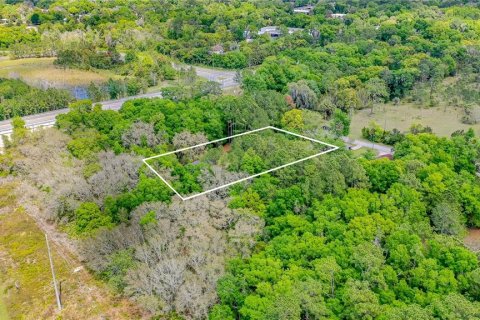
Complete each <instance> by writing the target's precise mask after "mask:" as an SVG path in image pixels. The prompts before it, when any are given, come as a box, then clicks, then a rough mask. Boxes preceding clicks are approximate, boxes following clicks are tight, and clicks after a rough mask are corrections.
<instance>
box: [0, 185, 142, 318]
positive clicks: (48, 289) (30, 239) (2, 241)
mask: <svg viewBox="0 0 480 320" xmlns="http://www.w3.org/2000/svg"><path fill="white" fill-rule="evenodd" d="M14 188H15V186H14V185H12V184H2V185H1V186H0V290H1V291H0V319H2V320H4V319H8V318H7V314H8V316H9V317H10V318H11V319H101V318H108V319H138V318H141V314H140V313H139V312H138V310H137V309H136V308H135V307H134V306H133V305H132V304H131V303H130V302H128V301H127V300H126V299H122V298H116V297H115V296H114V295H113V294H112V293H111V292H110V290H109V289H108V288H106V286H105V285H104V284H103V283H101V282H100V281H99V280H95V279H94V278H93V277H92V276H91V275H90V274H89V273H88V272H87V271H86V270H85V269H84V268H78V267H79V266H81V265H80V263H79V262H77V261H76V260H75V259H74V258H73V257H72V256H70V255H68V253H66V252H64V250H61V248H59V247H57V246H56V245H55V244H54V243H53V242H50V246H51V249H52V256H53V261H54V265H55V271H56V275H57V280H58V281H59V283H61V292H62V294H61V296H62V303H63V308H64V309H63V311H62V312H61V313H57V311H56V304H55V295H54V292H53V287H52V275H51V273H50V266H49V261H48V254H47V248H46V243H45V235H44V233H43V232H42V230H40V229H39V228H38V226H37V225H36V224H35V222H34V221H33V219H32V218H31V217H30V216H29V215H28V214H27V213H26V212H25V209H23V208H22V207H20V206H18V205H17V203H16V201H15V198H14V197H13V196H12V193H13V190H14ZM77 268H78V269H77Z"/></svg>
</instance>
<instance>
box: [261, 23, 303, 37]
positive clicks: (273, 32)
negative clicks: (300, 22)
mask: <svg viewBox="0 0 480 320" xmlns="http://www.w3.org/2000/svg"><path fill="white" fill-rule="evenodd" d="M299 31H303V29H302V28H287V32H288V34H292V33H295V32H299ZM264 34H267V35H269V36H270V37H271V38H278V37H280V36H281V35H282V30H280V27H277V26H269V27H263V28H261V29H260V31H258V35H259V36H261V35H264Z"/></svg>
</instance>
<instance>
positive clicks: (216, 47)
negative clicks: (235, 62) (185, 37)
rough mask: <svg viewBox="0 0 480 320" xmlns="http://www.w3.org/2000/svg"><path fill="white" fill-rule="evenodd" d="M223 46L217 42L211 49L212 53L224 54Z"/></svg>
mask: <svg viewBox="0 0 480 320" xmlns="http://www.w3.org/2000/svg"><path fill="white" fill-rule="evenodd" d="M224 53H225V50H223V46H222V45H221V44H216V45H214V46H213V47H212V48H211V49H210V54H224Z"/></svg>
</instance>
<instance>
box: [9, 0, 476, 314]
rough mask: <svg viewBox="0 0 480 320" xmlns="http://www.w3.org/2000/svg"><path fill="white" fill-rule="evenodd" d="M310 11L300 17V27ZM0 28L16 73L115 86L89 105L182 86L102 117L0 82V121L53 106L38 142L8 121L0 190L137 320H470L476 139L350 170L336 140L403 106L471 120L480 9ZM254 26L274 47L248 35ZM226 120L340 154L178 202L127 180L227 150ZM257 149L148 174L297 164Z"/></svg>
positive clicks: (163, 17)
mask: <svg viewBox="0 0 480 320" xmlns="http://www.w3.org/2000/svg"><path fill="white" fill-rule="evenodd" d="M308 4H312V5H313V6H314V8H313V9H312V12H311V13H310V14H297V13H294V11H293V10H294V8H295V7H296V6H303V5H308ZM0 15H1V18H2V19H4V20H2V21H4V23H3V24H2V25H0V47H1V48H2V49H5V50H7V51H9V53H10V55H11V56H12V57H13V58H22V57H25V56H31V55H33V56H55V57H56V62H55V63H56V65H57V66H58V67H61V68H81V69H89V70H100V69H108V70H112V71H114V72H115V73H116V74H118V75H120V76H121V77H123V78H122V79H123V80H121V81H117V82H115V81H114V80H111V81H110V82H109V84H107V86H106V87H102V86H100V87H95V86H93V87H92V88H91V91H92V93H95V92H97V94H98V95H95V96H94V97H92V100H101V99H103V98H105V97H106V98H118V97H120V96H123V95H126V94H136V93H138V92H141V91H142V90H144V89H145V88H147V87H148V86H155V85H156V84H157V82H158V81H160V80H166V79H170V80H172V79H177V84H176V85H171V86H169V87H167V88H163V89H162V93H163V98H155V99H136V100H130V101H127V102H125V103H124V104H123V106H122V108H121V109H120V110H119V111H118V112H117V111H113V110H102V108H101V107H100V106H99V105H95V103H92V101H91V100H80V101H72V99H71V97H69V96H68V94H66V93H65V92H64V91H61V90H53V91H52V90H51V91H41V90H40V89H34V88H31V87H29V86H27V85H26V84H25V83H23V82H21V81H19V80H0V95H1V100H0V106H1V107H2V109H0V112H3V114H4V116H5V117H12V116H18V115H24V114H27V113H33V112H38V111H45V110H47V109H50V110H52V109H58V108H59V107H61V105H65V106H66V105H67V104H68V105H69V112H68V113H66V114H61V115H59V116H57V121H56V125H55V128H50V129H46V130H39V131H35V132H29V131H28V130H27V129H26V128H25V127H24V125H25V123H24V121H23V120H22V119H20V118H18V117H14V118H13V121H12V123H13V126H14V130H13V134H12V136H11V138H10V139H8V140H6V141H5V142H6V144H5V145H6V149H5V153H4V154H2V155H1V156H0V160H1V162H0V173H1V174H2V176H5V177H8V178H10V179H19V180H21V183H19V185H20V188H21V189H20V190H21V194H22V197H23V198H22V199H24V200H25V202H26V203H31V204H32V205H33V204H36V205H40V206H42V208H43V209H42V210H41V212H42V213H41V215H40V218H39V219H43V220H44V221H48V222H49V223H52V224H55V225H56V226H57V227H58V229H59V230H61V231H62V232H65V233H66V234H67V235H68V236H69V237H70V239H74V241H75V243H76V246H77V248H78V252H79V254H80V255H81V257H82V259H83V261H85V264H86V266H87V267H88V269H89V270H90V271H92V272H93V273H94V274H95V275H97V276H98V277H99V278H100V279H102V280H103V281H104V282H105V283H108V285H109V286H110V287H111V288H112V290H114V291H115V292H116V293H117V294H119V295H122V296H125V297H128V298H130V299H131V300H133V301H135V302H136V303H137V304H138V305H139V306H140V307H141V308H142V310H144V311H145V317H154V318H155V317H157V318H158V317H159V318H167V319H179V318H180V319H206V318H208V319H212V320H213V319H215V320H217V319H218V320H220V319H222V320H224V319H229V320H230V319H232V320H233V319H251V320H254V319H255V320H260V319H265V320H267V319H322V318H329V319H394V320H396V319H413V318H416V319H476V318H480V304H479V300H480V265H479V260H478V258H479V257H478V252H474V251H472V250H470V249H469V248H467V247H466V246H465V245H464V244H463V243H462V238H463V237H464V235H465V233H466V231H467V228H480V181H479V175H480V172H479V169H480V139H479V138H478V133H476V132H475V131H474V130H473V129H470V130H458V131H456V132H454V134H452V135H451V136H450V137H438V136H436V135H435V134H433V133H432V130H431V128H428V127H423V126H421V125H416V126H413V127H412V128H411V129H410V130H409V131H408V132H400V131H399V130H396V129H393V130H391V131H385V130H384V129H383V128H382V127H380V126H379V125H377V124H372V125H371V126H370V127H365V128H364V130H362V134H363V136H364V137H365V138H367V139H369V140H372V141H376V142H384V143H387V144H389V145H390V146H391V148H392V149H391V152H394V153H393V154H392V155H391V157H376V156H375V154H372V153H371V152H368V153H366V154H365V155H363V156H362V155H358V154H356V153H354V152H352V151H350V150H348V148H345V147H344V142H343V140H342V137H344V136H347V135H348V134H349V128H350V125H351V115H352V113H353V112H355V110H357V109H364V108H372V111H373V106H374V105H375V104H378V103H383V102H392V103H393V104H395V105H397V107H398V108H402V105H400V104H399V101H400V99H404V100H405V101H407V100H408V101H413V102H419V103H420V104H421V106H422V107H434V106H436V105H438V104H439V101H446V102H447V104H450V105H451V106H452V107H460V108H463V109H464V110H465V116H464V117H463V118H462V119H461V120H462V121H463V122H465V123H473V122H474V121H476V119H475V118H474V117H473V116H472V113H471V112H470V111H471V109H472V108H473V107H474V106H478V104H479V96H478V89H479V87H478V83H479V81H478V79H479V74H480V7H479V5H478V3H477V2H475V1H466V0H448V1H441V0H430V1H407V0H404V1H387V0H376V1H366V0H365V1H364V0H358V1H353V0H352V1H346V0H344V1H319V2H318V3H314V2H311V1H296V2H295V3H293V2H282V1H266V0H265V1H260V0H252V1H223V2H218V1H206V0H204V1H196V0H187V1H150V0H145V1H128V2H127V1H34V2H33V3H28V4H27V3H25V2H23V1H3V2H1V3H0ZM266 26H277V28H278V29H276V31H275V32H279V34H277V35H276V36H269V35H268V34H263V35H260V34H258V33H259V31H260V30H261V29H262V28H263V27H266ZM288 28H300V29H301V30H299V29H288ZM172 62H177V63H178V62H184V63H188V64H202V65H208V66H212V67H223V68H229V69H238V70H239V73H238V80H239V82H240V85H241V89H242V90H241V92H236V94H223V93H222V90H221V89H220V87H219V85H218V84H215V83H212V82H206V81H198V79H196V78H195V76H194V75H193V74H192V70H191V69H189V70H184V71H181V72H178V71H177V70H175V68H174V67H173V65H172ZM446 80H449V81H446ZM128 88H130V89H128ZM129 90H130V91H129ZM34 97H37V99H38V100H37V102H38V101H41V102H42V103H41V105H42V106H41V107H40V106H39V105H37V104H35V100H34ZM95 97H97V98H95ZM51 99H53V101H54V102H55V103H52V101H51ZM32 101H33V102H32ZM43 101H44V102H43ZM35 108H37V109H35ZM447 111H448V110H447V109H446V112H447ZM452 121H453V117H452ZM232 122H233V123H235V125H236V128H237V130H239V131H241V132H244V131H247V130H249V129H255V128H261V127H264V126H268V125H273V126H276V127H279V128H283V129H286V130H290V131H293V132H297V133H299V134H303V135H306V136H310V137H312V138H317V139H321V140H324V141H327V142H330V143H332V144H335V145H339V146H341V148H340V149H339V150H337V151H335V152H332V153H331V154H328V155H324V156H321V157H318V158H315V159H311V160H309V161H307V162H304V163H301V164H297V165H295V166H291V167H288V168H284V169H282V170H280V171H277V172H274V173H271V174H266V175H263V176H261V177H258V178H256V179H254V180H252V181H250V182H246V183H243V184H239V185H236V186H233V187H231V188H229V189H223V190H219V191H216V192H214V193H211V194H209V195H207V196H202V197H198V198H196V199H193V200H189V201H183V202H182V201H180V200H179V199H178V198H177V197H175V196H174V194H173V193H172V191H171V190H170V189H169V188H168V187H167V186H166V185H165V184H163V183H162V182H161V181H160V180H159V179H158V178H157V177H156V176H155V175H154V174H153V173H152V172H151V171H150V170H148V168H147V167H146V166H145V165H143V164H142V161H141V159H142V158H145V157H150V156H153V155H157V154H160V153H163V152H166V151H172V150H175V149H178V148H182V147H185V146H190V145H195V144H198V143H202V142H206V141H211V140H215V139H219V138H223V137H225V136H227V135H228V134H229V133H230V132H229V130H228V124H229V123H232ZM256 141H257V142H252V141H250V142H249V143H253V144H255V143H257V144H256V145H255V146H254V147H249V146H248V144H243V143H241V141H240V142H237V141H233V143H231V144H226V145H221V146H219V148H217V149H215V150H213V151H211V152H206V153H204V154H202V156H203V158H202V160H204V161H205V165H204V164H202V165H197V164H195V163H193V162H194V161H191V160H194V159H196V158H195V157H198V154H195V155H193V154H186V155H185V156H184V158H180V157H178V158H175V157H171V158H168V159H166V160H165V162H164V163H163V164H164V165H167V166H168V167H169V168H170V169H172V171H171V175H172V176H174V178H175V180H176V183H177V185H176V186H177V187H179V188H182V190H181V191H182V192H187V193H188V192H199V191H201V190H206V189H208V188H209V187H211V186H212V185H215V184H217V185H218V184H221V183H222V182H225V181H230V180H229V179H237V178H239V177H243V176H245V175H249V174H254V173H258V172H260V171H262V170H263V169H264V168H266V167H267V166H269V165H275V163H276V162H273V161H272V163H266V162H265V155H268V153H269V151H271V150H277V149H282V150H283V152H284V154H283V155H284V157H285V158H286V159H296V158H298V155H299V154H301V153H302V152H301V150H299V148H300V147H301V145H300V144H298V145H297V144H295V145H293V144H292V143H293V142H292V141H291V140H286V139H284V138H278V139H273V138H271V139H267V138H265V139H259V140H256ZM285 146H287V147H285ZM187 160H188V161H187ZM213 160H215V161H217V162H218V164H219V165H220V167H218V166H216V164H217V162H215V165H213V164H212V163H213ZM222 165H223V166H224V167H221V166H222Z"/></svg>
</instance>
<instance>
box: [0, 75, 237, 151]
mask: <svg viewBox="0 0 480 320" xmlns="http://www.w3.org/2000/svg"><path fill="white" fill-rule="evenodd" d="M194 69H195V71H196V72H197V75H198V76H199V77H202V78H205V79H207V80H210V81H215V82H218V83H220V84H221V86H222V88H223V89H225V88H230V87H233V86H236V85H238V83H237V82H236V81H235V71H229V70H218V69H210V68H203V67H194ZM161 96H162V94H161V93H160V92H152V93H145V94H140V95H137V96H131V97H126V98H122V99H118V100H108V101H103V102H99V103H100V104H101V105H102V108H103V109H106V110H118V109H120V108H121V107H122V105H123V103H124V102H125V101H127V100H131V99H138V98H157V97H161ZM67 112H68V108H65V109H59V110H54V111H49V112H44V113H39V114H33V115H30V116H25V117H23V119H24V120H25V124H26V126H27V128H32V129H34V128H38V127H51V126H53V124H54V123H55V117H56V116H57V115H59V114H62V113H67ZM10 133H12V125H11V121H10V120H4V121H0V135H4V134H7V135H8V134H10ZM1 144H2V143H1V140H0V147H1Z"/></svg>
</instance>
